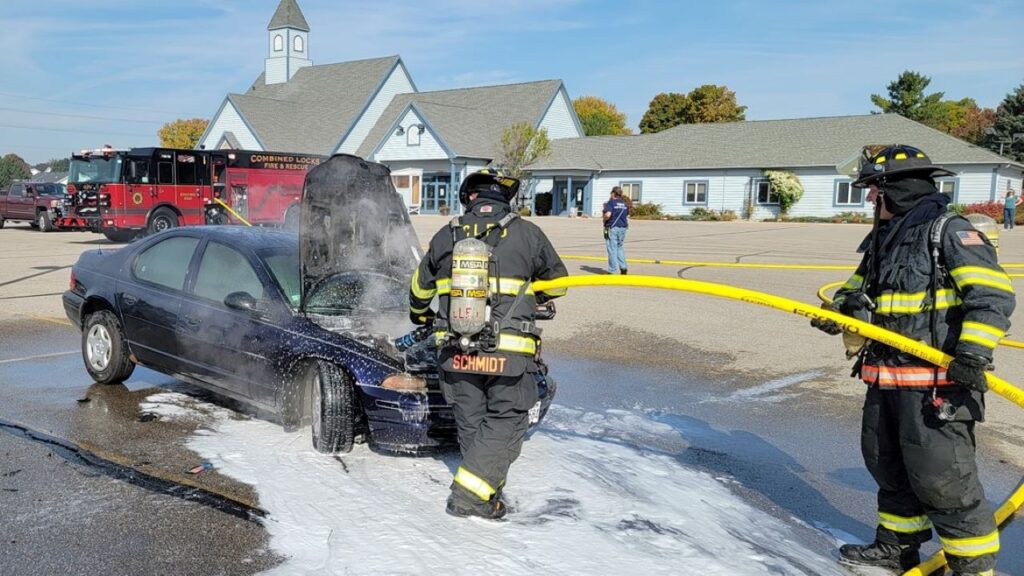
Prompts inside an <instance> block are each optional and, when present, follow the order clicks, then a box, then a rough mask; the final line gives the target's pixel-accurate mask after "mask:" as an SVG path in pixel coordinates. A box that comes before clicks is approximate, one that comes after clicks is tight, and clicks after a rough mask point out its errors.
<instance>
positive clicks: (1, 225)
mask: <svg viewBox="0 0 1024 576" xmlns="http://www.w3.org/2000/svg"><path fill="white" fill-rule="evenodd" d="M5 222H7V221H6V220H4V217H3V216H0V230H3V228H4V223H5Z"/></svg>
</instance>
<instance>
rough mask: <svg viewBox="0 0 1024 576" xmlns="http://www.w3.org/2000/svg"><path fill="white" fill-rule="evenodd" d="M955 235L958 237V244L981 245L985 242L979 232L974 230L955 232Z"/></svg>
mask: <svg viewBox="0 0 1024 576" xmlns="http://www.w3.org/2000/svg"><path fill="white" fill-rule="evenodd" d="M956 237H957V238H959V239H960V244H963V245H964V246H981V245H982V244H984V243H985V240H984V239H983V238H982V237H981V232H976V231H974V230H965V231H963V232H957V233H956Z"/></svg>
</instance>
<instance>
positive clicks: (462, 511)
mask: <svg viewBox="0 0 1024 576" xmlns="http://www.w3.org/2000/svg"><path fill="white" fill-rule="evenodd" d="M445 512H447V513H448V514H451V515H452V516H457V517H460V518H466V517H468V516H476V517H478V518H484V519H486V520H500V519H502V518H503V517H504V516H505V514H507V513H508V508H507V507H506V506H505V503H504V502H503V501H502V500H501V499H500V498H495V497H492V498H491V499H490V500H479V499H476V498H474V499H472V500H470V499H468V498H460V497H459V496H458V495H456V493H455V492H454V491H453V492H452V494H451V495H450V496H448V505H447V506H446V507H445Z"/></svg>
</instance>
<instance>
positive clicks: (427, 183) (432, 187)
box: [420, 175, 452, 213]
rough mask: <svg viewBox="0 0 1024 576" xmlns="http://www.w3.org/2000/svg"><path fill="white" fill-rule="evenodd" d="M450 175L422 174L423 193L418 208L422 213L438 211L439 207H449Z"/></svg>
mask: <svg viewBox="0 0 1024 576" xmlns="http://www.w3.org/2000/svg"><path fill="white" fill-rule="evenodd" d="M450 180H451V177H450V176H447V175H446V176H428V175H424V176H423V194H422V203H421V204H420V210H421V212H424V213H436V212H440V211H441V208H442V207H444V208H448V209H450V208H451V205H452V203H451V198H450V194H449V191H450V187H451V186H450Z"/></svg>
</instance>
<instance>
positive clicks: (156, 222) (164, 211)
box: [148, 207, 179, 234]
mask: <svg viewBox="0 0 1024 576" xmlns="http://www.w3.org/2000/svg"><path fill="white" fill-rule="evenodd" d="M178 226H179V223H178V215H177V214H175V213H174V210H171V209H170V208H167V207H163V208H157V209H156V211H154V212H153V215H152V216H150V217H149V227H148V231H149V233H150V234H156V233H157V232H163V231H164V230H170V229H171V228H177V227H178Z"/></svg>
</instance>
